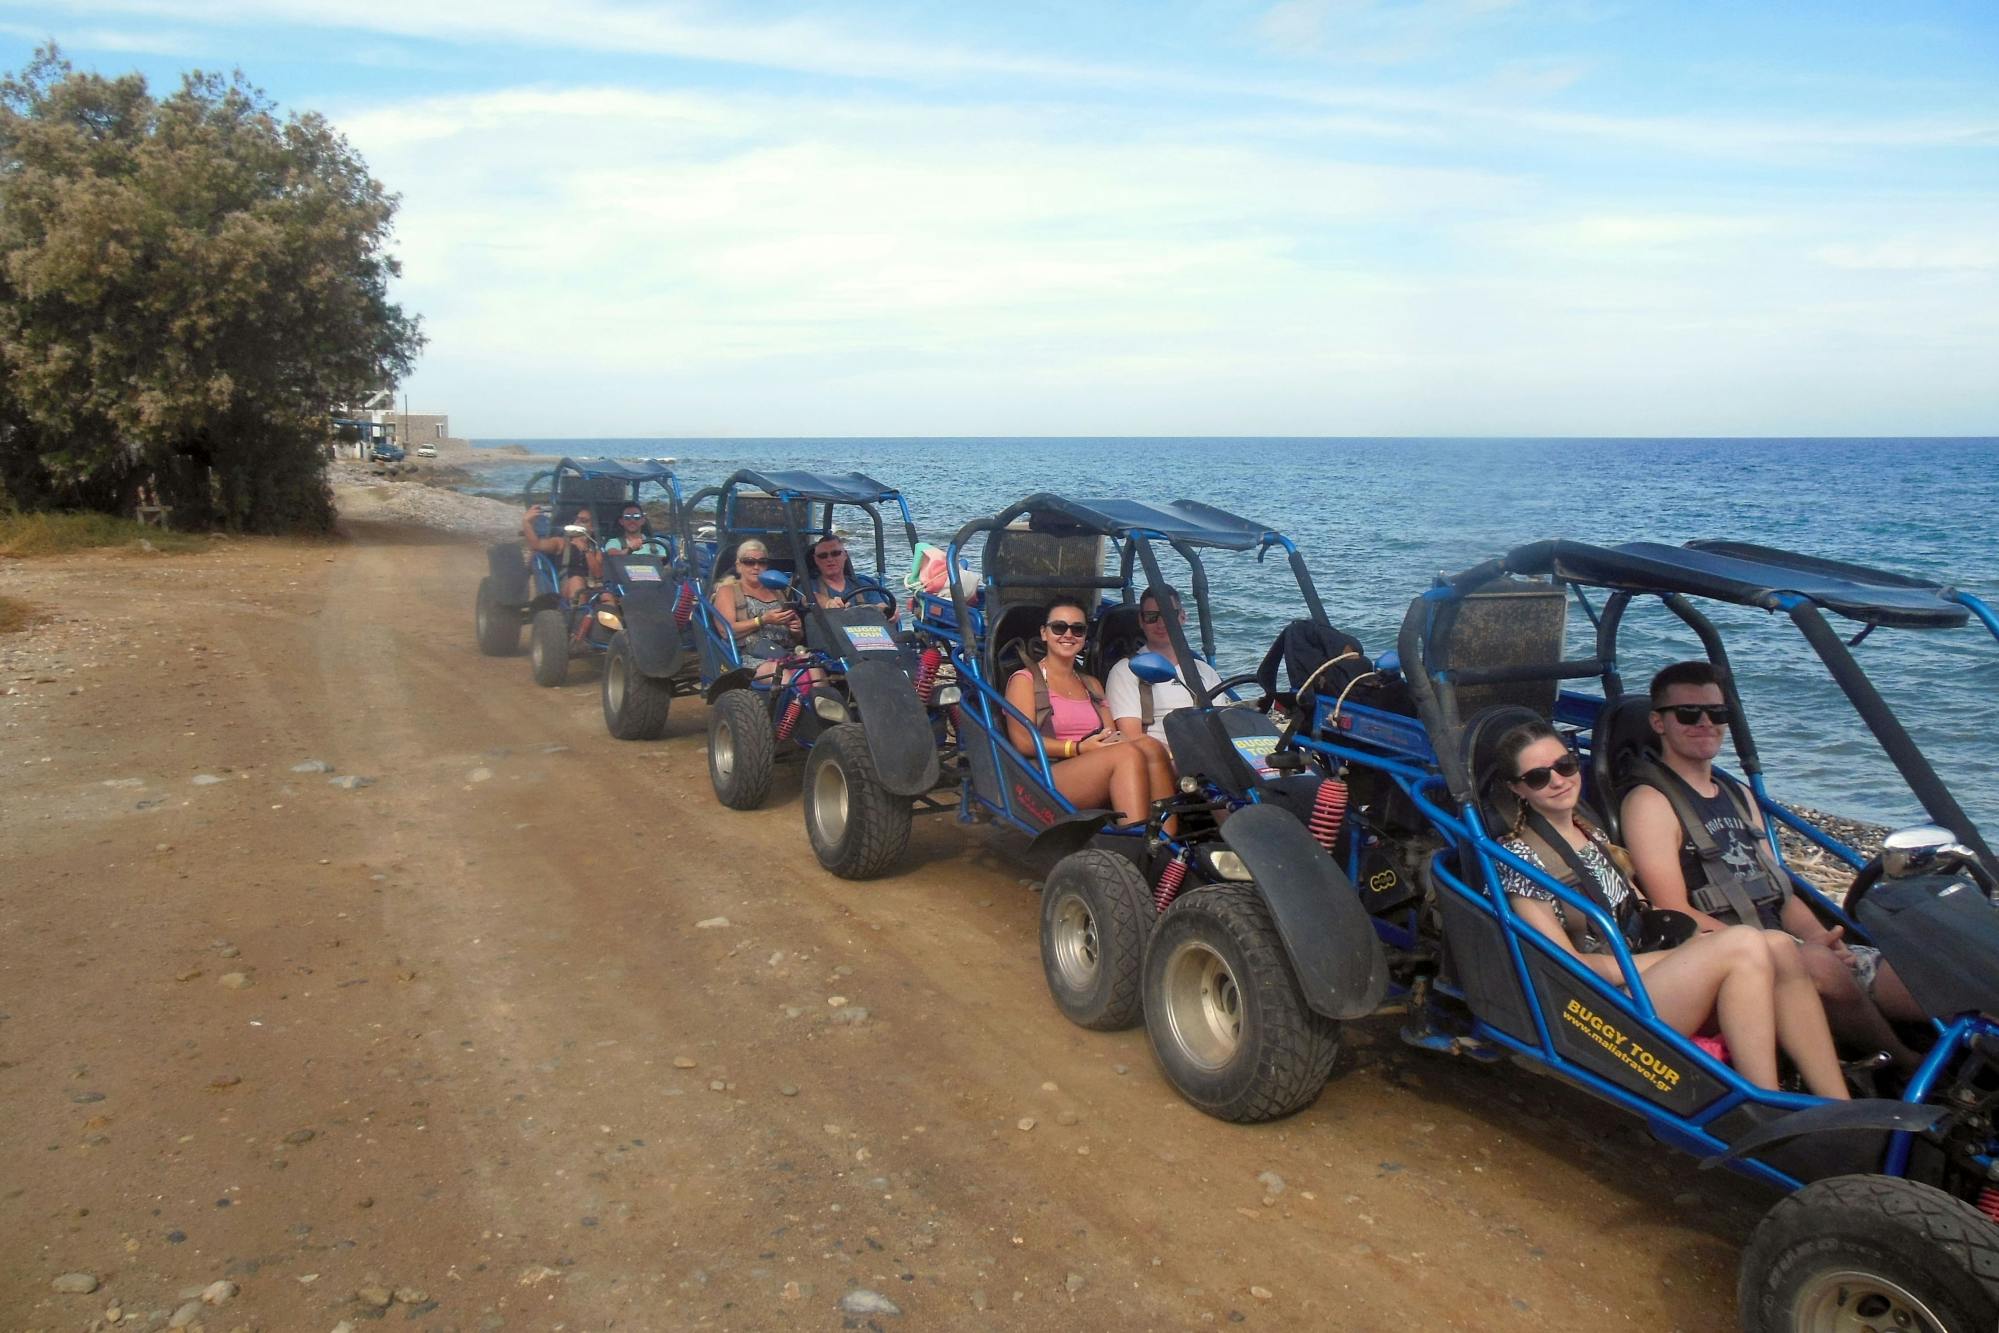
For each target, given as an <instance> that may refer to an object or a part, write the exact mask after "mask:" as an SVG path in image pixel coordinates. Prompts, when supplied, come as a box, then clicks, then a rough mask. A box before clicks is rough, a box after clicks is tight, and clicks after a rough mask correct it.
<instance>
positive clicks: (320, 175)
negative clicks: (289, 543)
mask: <svg viewBox="0 0 1999 1333" xmlns="http://www.w3.org/2000/svg"><path fill="white" fill-rule="evenodd" d="M396 202H397V200H396V197H395V196H394V195H392V194H389V193H387V192H385V191H384V190H383V188H382V186H381V184H380V183H379V182H377V181H375V180H373V179H371V178H370V177H369V175H368V170H367V165H366V163H364V162H363V161H362V160H361V158H360V157H359V155H357V154H356V153H355V152H354V151H353V150H352V149H351V148H350V147H349V146H348V144H347V142H346V140H344V139H343V138H342V137H341V136H340V135H339V134H338V133H337V132H336V131H335V130H334V129H333V128H332V127H331V126H329V125H328V124H327V123H326V121H325V120H324V119H322V118H321V117H320V116H318V115H316V114H312V113H307V114H303V115H289V116H281V115H280V113H279V111H278V109H277V108H276V107H275V106H274V105H273V104H272V103H271V101H270V100H269V99H268V98H267V97H265V96H264V94H263V93H262V92H260V91H259V90H258V89H256V88H255V87H253V86H251V85H250V84H249V83H247V82H246V81H245V80H244V78H243V75H242V74H241V73H240V72H239V73H236V74H234V75H232V76H230V77H229V78H226V79H225V78H223V77H221V76H218V75H214V74H205V73H202V72H199V71H196V72H194V73H191V74H188V75H186V76H184V78H183V79H182V82H181V87H180V89H179V91H177V92H175V93H174V94H172V95H171V96H168V97H165V98H160V99H155V98H154V97H153V96H152V95H151V94H150V93H149V92H148V90H147V87H146V82H145V80H144V79H143V78H142V77H140V76H139V75H137V74H129V75H126V76H124V77H122V78H117V79H106V78H103V77H101V76H99V75H96V74H80V73H77V72H76V71H75V70H74V69H72V68H71V66H70V65H69V63H68V62H67V61H65V60H64V59H63V58H62V56H61V53H60V52H58V51H57V50H56V48H55V47H54V46H52V45H51V46H47V47H44V48H42V49H40V50H38V51H37V52H36V53H35V56H34V59H33V60H32V61H31V62H30V63H29V65H28V67H27V68H26V69H25V70H23V71H22V72H20V73H19V74H17V75H12V76H9V77H7V78H6V79H4V80H3V81H0V492H4V495H5V496H6V497H9V498H11V500H12V502H13V503H14V504H17V505H21V506H24V507H65V508H91V509H103V510H110V511H117V510H121V509H123V508H124V507H125V506H127V505H128V504H129V503H130V502H131V499H132V496H133V493H134V492H135V491H136V489H137V488H138V486H139V485H140V484H141V483H143V482H144V481H145V480H146V478H147V477H148V476H149V475H150V476H154V477H156V478H157V479H158V482H159V485H160V489H161V492H162V495H163V498H165V499H166V500H167V501H168V502H169V503H170V504H172V505H174V506H175V510H176V513H175V518H176V522H178V523H183V524H186V525H188V526H210V525H219V526H223V527H227V528H232V529H237V530H243V531H257V532H281V531H295V530H301V529H305V530H313V529H323V528H325V527H327V526H328V525H329V524H330V523H331V521H332V501H331V496H330V493H329V491H328V488H327V483H326V450H325V445H326V441H327V438H328V421H327V409H328V408H329V406H330V405H332V404H333V403H336V402H341V401H347V400H352V399H354V398H358V397H359V396H360V395H361V393H362V392H363V391H364V390H366V389H368V388H371V387H374V386H378V385H381V384H384V383H391V382H393V381H395V380H397V379H399V378H400V377H401V376H403V375H405V374H407V373H408V371H409V368H410V364H411V361H412V359H413V358H414V356H415V355H416V353H417V351H418V350H419V349H420V348H421V347H422V345H423V338H422V335H421V333H420V332H419V331H418V327H417V321H416V320H415V319H414V318H413V317H411V316H408V315H405V314H404V313H403V310H402V308H401V307H400V306H398V305H397V304H396V303H395V302H393V301H391V300H390V299H389V296H388V284H389V281H390V279H392V278H393V277H395V276H396V275H397V273H398V272H399V269H398V267H397V265H396V261H395V260H394V258H393V257H391V256H390V255H389V254H388V253H387V250H386V248H385V247H386V245H387V243H388V240H389V235H390V229H391V224H392V222H393V219H394V217H395V211H396Z"/></svg>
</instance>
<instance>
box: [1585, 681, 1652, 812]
mask: <svg viewBox="0 0 1999 1333" xmlns="http://www.w3.org/2000/svg"><path fill="white" fill-rule="evenodd" d="M1640 755H1650V756H1651V757H1653V758H1654V759H1656V758H1657V757H1658V755H1659V736H1658V733H1657V732H1655V731H1653V730H1652V700H1651V699H1650V698H1649V697H1647V696H1645V695H1642V694H1627V695H1625V696H1624V697H1623V698H1621V699H1612V700H1610V701H1609V702H1607V703H1606V704H1604V706H1603V708H1602V710H1601V711H1600V712H1598V713H1597V715H1596V726H1595V727H1593V728H1592V729H1591V730H1590V750H1589V774H1590V790H1591V792H1592V793H1593V794H1594V795H1595V797H1596V799H1597V803H1598V804H1599V805H1601V806H1602V807H1603V831H1604V832H1605V833H1608V834H1609V835H1610V840H1611V841H1612V842H1615V843H1620V844H1621V843H1622V842H1623V841H1624V830H1623V829H1622V827H1620V816H1621V812H1622V809H1623V805H1624V795H1625V793H1626V792H1628V791H1630V790H1631V787H1632V785H1633V784H1632V779H1631V769H1632V761H1633V760H1634V759H1636V758H1638V757H1639V756H1640Z"/></svg>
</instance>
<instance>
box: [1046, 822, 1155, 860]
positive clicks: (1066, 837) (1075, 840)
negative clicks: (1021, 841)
mask: <svg viewBox="0 0 1999 1333" xmlns="http://www.w3.org/2000/svg"><path fill="white" fill-rule="evenodd" d="M1117 820H1118V812H1117V811H1115V810H1078V811H1077V812H1076V813H1075V814H1073V815H1066V816H1064V817H1063V818H1061V819H1059V820H1057V821H1056V822H1055V823H1053V824H1050V825H1049V826H1048V827H1047V828H1045V829H1043V830H1041V832H1039V833H1037V834H1035V835H1034V840H1033V841H1032V842H1029V843H1028V844H1027V858H1028V860H1030V861H1032V862H1033V863H1034V864H1036V865H1047V866H1052V865H1054V864H1055V863H1056V862H1057V861H1060V860H1061V859H1062V858H1063V857H1065V856H1067V855H1069V854H1070V853H1071V852H1080V851H1082V850H1083V849H1084V848H1085V847H1088V846H1089V845H1090V841H1091V839H1093V838H1095V837H1096V836H1097V835H1098V834H1099V833H1101V832H1103V831H1104V828H1105V826H1106V825H1109V824H1115V823H1116V822H1117ZM1117 841H1120V842H1124V841H1131V842H1137V843H1140V844H1141V845H1143V842H1142V840H1141V839H1137V838H1132V839H1123V838H1120V839H1118V840H1117Z"/></svg>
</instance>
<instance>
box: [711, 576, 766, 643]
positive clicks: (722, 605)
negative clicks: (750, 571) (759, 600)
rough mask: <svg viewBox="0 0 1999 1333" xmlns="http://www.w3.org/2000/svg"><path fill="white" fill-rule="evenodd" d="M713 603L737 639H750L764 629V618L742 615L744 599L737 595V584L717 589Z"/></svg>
mask: <svg viewBox="0 0 1999 1333" xmlns="http://www.w3.org/2000/svg"><path fill="white" fill-rule="evenodd" d="M713 601H714V603H715V609H716V610H717V611H720V612H721V613H722V618H723V619H724V620H726V621H728V622H729V629H730V630H731V631H733V632H734V634H735V636H736V637H737V638H739V639H745V638H748V637H749V636H750V635H752V634H754V633H756V632H757V631H758V630H759V629H761V628H763V617H762V616H754V615H752V616H745V615H743V614H742V611H743V603H742V599H741V598H739V597H738V596H737V595H736V585H735V584H733V583H725V584H723V585H722V586H721V587H719V588H717V589H715V596H714V598H713Z"/></svg>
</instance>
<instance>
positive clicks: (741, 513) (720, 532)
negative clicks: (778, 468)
mask: <svg viewBox="0 0 1999 1333" xmlns="http://www.w3.org/2000/svg"><path fill="white" fill-rule="evenodd" d="M711 500H712V501H714V503H715V533H716V546H715V550H714V552H713V553H712V555H703V554H702V553H701V546H700V543H698V542H697V541H696V540H695V537H694V516H695V511H696V510H698V509H699V508H700V507H701V506H702V505H703V504H706V503H707V502H709V501H711ZM891 500H892V501H894V502H895V507H896V511H897V513H898V514H899V515H900V516H901V519H902V531H903V536H904V538H905V539H906V540H907V541H908V543H909V546H910V549H911V550H914V549H915V548H916V542H917V537H916V520H915V518H914V517H912V516H911V514H910V512H909V501H908V500H907V499H905V498H904V497H903V494H902V492H901V491H899V490H897V489H895V488H894V487H893V486H884V485H883V484H882V483H881V482H879V481H876V480H875V479H874V478H872V477H869V476H866V475H865V474H863V473H859V472H839V473H817V472H800V471H784V472H759V471H756V470H753V469H749V468H744V469H740V470H738V471H736V472H734V473H731V474H730V475H729V478H728V479H727V480H726V481H724V482H722V483H721V485H719V486H707V487H703V488H702V489H701V490H698V491H696V492H694V494H692V495H690V496H688V497H687V499H686V500H685V502H684V503H682V504H681V506H680V511H679V513H680V531H681V542H682V549H683V550H684V551H685V552H686V553H687V555H688V559H689V562H690V564H691V565H692V566H693V568H692V574H693V578H694V581H695V585H696V586H697V587H698V588H700V590H701V594H702V595H701V596H700V597H699V598H698V599H696V609H695V615H696V616H697V617H699V618H700V621H701V624H702V626H703V627H704V629H705V630H706V631H707V633H708V634H709V635H710V636H712V637H713V638H715V639H716V641H717V642H718V644H719V645H720V647H721V650H722V655H723V657H724V659H725V660H726V661H727V662H728V664H729V666H731V667H737V666H741V665H742V654H741V652H740V651H739V650H738V648H737V646H736V636H735V634H734V633H733V632H731V631H730V629H729V627H728V626H726V625H718V623H717V616H718V613H717V612H716V611H715V609H714V604H713V603H712V602H711V601H710V600H709V599H710V598H711V597H712V596H713V595H714V591H715V578H716V575H715V570H714V569H713V568H712V559H713V557H714V556H719V555H720V554H721V553H722V552H723V551H724V550H725V549H729V548H731V547H733V546H734V545H736V544H738V543H740V541H741V540H742V539H743V538H745V537H778V536H781V537H783V538H784V539H785V542H786V544H787V545H788V546H789V547H790V549H791V560H792V564H793V567H794V568H795V570H796V575H795V581H796V582H797V583H799V584H801V585H802V584H803V583H804V581H805V580H807V579H809V578H810V576H811V571H810V569H809V568H808V566H809V565H810V563H811V562H810V559H809V558H808V552H809V550H810V548H811V545H812V542H811V541H807V540H806V539H807V537H808V536H809V537H811V538H812V540H813V541H817V540H818V539H820V538H822V537H826V536H829V535H831V534H832V533H833V530H834V529H833V512H834V509H835V507H836V506H841V505H846V506H851V507H853V508H856V509H859V510H860V511H861V512H862V513H864V514H866V515H867V516H868V520H869V522H870V523H871V524H872V525H873V535H874V549H875V570H876V571H877V573H878V574H881V575H886V573H887V571H888V544H887V538H886V532H885V529H884V526H883V518H882V506H883V505H885V504H887V503H888V502H889V501H891ZM814 505H818V506H820V511H819V514H818V516H817V517H818V520H819V521H818V522H817V523H816V524H814V523H813V522H812V521H811V520H812V518H813V514H812V512H811V509H812V506H814ZM759 509H761V510H762V511H763V512H756V511H758V510H759ZM773 509H774V510H775V511H776V512H775V513H773V512H771V511H772V510H773ZM871 581H873V582H875V583H876V586H878V587H882V588H884V589H886V588H887V584H886V583H885V582H882V581H880V580H871ZM891 595H892V594H891ZM805 611H806V614H808V615H817V614H821V608H820V607H819V606H818V603H817V601H816V600H812V599H808V601H807V604H806V607H805Z"/></svg>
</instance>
